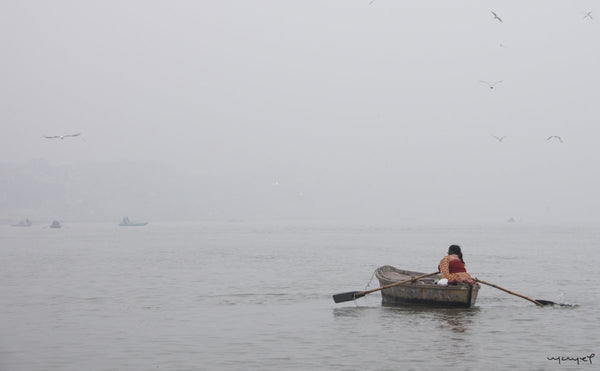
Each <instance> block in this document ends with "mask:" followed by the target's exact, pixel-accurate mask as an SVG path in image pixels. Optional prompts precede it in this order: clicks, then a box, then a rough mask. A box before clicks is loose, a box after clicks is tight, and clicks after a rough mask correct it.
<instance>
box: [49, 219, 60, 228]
mask: <svg viewBox="0 0 600 371" xmlns="http://www.w3.org/2000/svg"><path fill="white" fill-rule="evenodd" d="M60 227H62V225H60V223H59V222H58V220H55V221H53V222H52V224H50V228H60Z"/></svg>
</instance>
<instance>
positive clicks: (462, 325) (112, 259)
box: [0, 221, 600, 371]
mask: <svg viewBox="0 0 600 371" xmlns="http://www.w3.org/2000/svg"><path fill="white" fill-rule="evenodd" d="M599 238H600V228H599V227H597V226H566V225H526V224H521V223H507V224H498V225H462V226H442V225H416V224H404V223H387V224H371V225H370V224H360V223H342V222H339V223H335V222H311V223H302V222H285V223H284V222H260V223H259V222H243V221H240V222H235V223H234V222H229V223H216V222H188V223H150V224H149V225H148V226H145V227H136V228H123V227H118V226H117V225H115V224H101V223H100V224H94V223H89V224H75V223H73V224H71V223H66V222H65V223H64V224H63V228H62V229H57V230H53V229H49V228H46V227H43V226H40V225H37V226H36V225H34V226H32V227H30V228H13V227H9V226H2V227H0V265H1V269H0V280H1V282H2V285H1V286H0V370H7V371H20V370H27V371H31V370H155V369H160V370H439V369H446V370H482V369H492V370H493V369H507V368H509V367H510V368H513V369H519V370H521V369H522V370H552V369H560V370H563V369H565V370H566V369H595V368H596V367H598V366H597V364H600V325H599V324H598V322H599V319H600V310H599V309H598V304H599V303H600V301H599V297H598V294H599V289H598V279H597V266H598V252H597V248H598V242H597V241H598V239H599ZM454 243H457V244H460V245H461V246H462V247H463V252H464V257H465V260H466V262H467V269H468V271H469V272H470V273H471V274H472V275H474V276H477V277H479V278H481V279H483V280H486V281H489V282H493V283H495V284H497V285H500V286H503V287H506V288H508V289H510V290H513V291H516V292H519V293H521V294H525V295H528V296H532V297H535V298H538V299H545V300H551V301H555V302H557V303H568V304H573V306H569V307H566V306H554V307H536V306H535V305H534V304H532V303H530V302H528V301H526V300H523V299H521V298H517V297H515V296H511V295H508V294H506V293H504V292H501V291H499V290H496V289H494V288H491V287H488V286H483V287H482V289H481V291H480V294H479V299H478V302H477V305H476V307H475V308H471V309H428V308H419V307H410V308H391V307H382V306H381V304H380V300H381V296H380V294H379V293H373V294H370V295H367V296H366V297H365V298H362V299H359V300H357V301H356V302H346V303H339V304H335V303H334V302H333V300H332V298H331V295H332V294H335V293H340V292H345V291H353V290H363V289H365V288H375V287H377V286H378V282H377V280H376V279H374V278H373V277H372V274H373V271H374V270H375V269H376V268H377V267H378V266H380V265H384V264H390V265H393V266H396V267H398V268H404V269H409V270H416V271H422V272H427V273H428V272H433V271H435V270H436V268H437V264H438V262H439V260H440V259H441V258H442V257H443V255H444V254H445V252H446V249H447V247H448V245H450V244H454ZM596 353H597V354H599V355H598V357H597V358H591V361H592V364H591V365H590V362H589V360H590V358H589V357H590V355H591V354H596ZM586 356H587V358H583V357H586ZM557 357H558V359H557ZM567 358H570V359H567ZM561 359H562V360H561ZM559 361H560V363H559ZM577 361H579V365H578V364H577ZM596 361H597V363H596Z"/></svg>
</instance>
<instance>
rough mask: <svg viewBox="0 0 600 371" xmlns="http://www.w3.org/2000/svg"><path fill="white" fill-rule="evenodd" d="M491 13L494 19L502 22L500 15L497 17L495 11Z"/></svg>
mask: <svg viewBox="0 0 600 371" xmlns="http://www.w3.org/2000/svg"><path fill="white" fill-rule="evenodd" d="M492 15H493V16H494V19H497V20H499V21H500V23H503V22H502V19H500V17H498V14H496V13H494V12H492Z"/></svg>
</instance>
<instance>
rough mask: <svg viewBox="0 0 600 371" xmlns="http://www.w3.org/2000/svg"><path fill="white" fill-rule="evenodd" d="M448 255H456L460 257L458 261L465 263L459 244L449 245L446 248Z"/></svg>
mask: <svg viewBox="0 0 600 371" xmlns="http://www.w3.org/2000/svg"><path fill="white" fill-rule="evenodd" d="M448 255H458V258H459V259H460V261H461V262H462V263H463V264H465V261H464V260H463V256H462V251H460V246H458V245H451V246H450V247H449V248H448Z"/></svg>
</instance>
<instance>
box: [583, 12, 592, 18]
mask: <svg viewBox="0 0 600 371" xmlns="http://www.w3.org/2000/svg"><path fill="white" fill-rule="evenodd" d="M586 18H589V19H594V17H592V12H591V11H590V12H586V13H585V15H584V16H583V19H586Z"/></svg>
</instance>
